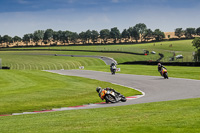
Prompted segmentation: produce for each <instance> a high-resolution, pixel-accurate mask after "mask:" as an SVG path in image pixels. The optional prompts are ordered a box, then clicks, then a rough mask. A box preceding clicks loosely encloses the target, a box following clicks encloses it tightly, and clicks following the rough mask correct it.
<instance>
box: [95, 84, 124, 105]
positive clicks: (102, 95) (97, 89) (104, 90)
mask: <svg viewBox="0 0 200 133" xmlns="http://www.w3.org/2000/svg"><path fill="white" fill-rule="evenodd" d="M108 90H110V91H113V92H115V93H117V94H118V95H120V93H119V92H117V91H115V90H114V89H112V88H109V87H107V88H104V89H102V88H101V87H97V88H96V91H97V92H98V93H99V97H100V98H101V100H104V99H105V94H106V91H108ZM106 103H108V101H106Z"/></svg>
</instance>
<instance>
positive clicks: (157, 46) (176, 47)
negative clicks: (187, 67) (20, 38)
mask: <svg viewBox="0 0 200 133" xmlns="http://www.w3.org/2000/svg"><path fill="white" fill-rule="evenodd" d="M13 49H49V50H89V51H99V52H101V51H118V52H132V53H143V51H144V50H149V51H150V52H151V51H155V52H156V54H150V55H148V56H146V57H144V56H142V55H132V56H134V58H132V60H128V59H126V60H128V61H141V60H157V59H158V58H159V57H160V56H159V55H158V53H163V54H164V58H163V59H162V61H169V58H170V57H172V56H173V53H174V52H175V54H176V55H179V54H181V55H183V57H184V58H183V59H181V60H180V61H186V62H189V61H192V60H193V55H192V54H193V52H194V51H195V49H194V47H193V46H192V40H179V41H163V42H151V43H141V44H129V45H125V44H119V45H92V46H90V45H88V46H54V47H31V48H13ZM8 50H9V49H8ZM96 54H97V55H102V53H96ZM105 54H107V53H104V55H105ZM113 56H114V55H113ZM111 57H112V56H111ZM118 57H119V56H118ZM118 57H114V58H115V59H116V60H118ZM129 57H130V55H129ZM121 60H122V58H120V59H119V61H120V62H121ZM177 61H179V60H177Z"/></svg>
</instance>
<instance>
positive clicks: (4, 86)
mask: <svg viewBox="0 0 200 133" xmlns="http://www.w3.org/2000/svg"><path fill="white" fill-rule="evenodd" d="M0 73H1V74H0V82H1V84H0V92H1V93H0V114H10V113H17V112H24V111H34V110H42V109H52V108H56V107H68V106H75V105H83V104H88V103H97V102H101V99H100V98H99V97H98V94H97V92H96V87H98V86H101V87H111V88H115V89H116V90H117V91H119V92H120V93H122V94H123V95H125V96H133V95H137V94H141V93H140V92H138V91H136V90H133V89H130V88H127V87H122V86H119V85H114V84H111V83H108V82H102V81H97V80H92V79H86V78H80V77H72V76H63V75H59V74H54V73H49V72H44V71H36V70H34V71H33V70H32V71H30V70H29V71H27V70H0Z"/></svg>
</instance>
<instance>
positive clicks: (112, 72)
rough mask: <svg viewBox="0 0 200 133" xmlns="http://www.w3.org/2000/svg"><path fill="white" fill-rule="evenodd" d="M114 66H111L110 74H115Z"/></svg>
mask: <svg viewBox="0 0 200 133" xmlns="http://www.w3.org/2000/svg"><path fill="white" fill-rule="evenodd" d="M116 69H117V68H116V66H112V67H111V68H110V71H111V74H112V75H115V72H116Z"/></svg>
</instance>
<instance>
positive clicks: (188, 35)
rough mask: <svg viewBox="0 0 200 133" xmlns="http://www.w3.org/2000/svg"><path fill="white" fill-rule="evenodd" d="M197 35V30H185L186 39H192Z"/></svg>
mask: <svg viewBox="0 0 200 133" xmlns="http://www.w3.org/2000/svg"><path fill="white" fill-rule="evenodd" d="M195 34H196V31H195V28H187V29H186V30H185V37H186V38H192V36H193V35H195Z"/></svg>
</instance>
